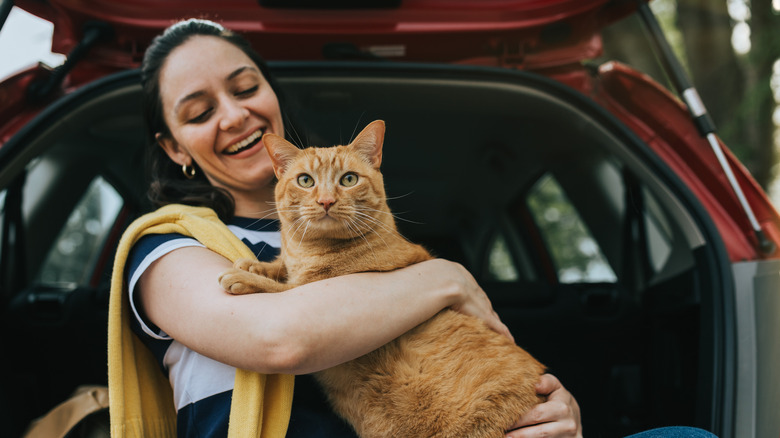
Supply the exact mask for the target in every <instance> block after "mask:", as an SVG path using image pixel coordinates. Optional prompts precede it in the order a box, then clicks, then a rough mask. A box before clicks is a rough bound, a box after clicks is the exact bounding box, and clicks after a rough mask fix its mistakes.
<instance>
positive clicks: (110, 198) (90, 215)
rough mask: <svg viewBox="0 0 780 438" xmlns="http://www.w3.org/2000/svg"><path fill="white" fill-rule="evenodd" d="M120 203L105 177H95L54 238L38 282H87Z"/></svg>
mask: <svg viewBox="0 0 780 438" xmlns="http://www.w3.org/2000/svg"><path fill="white" fill-rule="evenodd" d="M123 205H124V200H123V199H122V196H121V195H120V194H119V193H118V192H117V190H116V189H115V188H114V187H113V186H111V184H109V183H108V182H107V181H106V180H105V179H103V178H101V177H100V176H98V177H96V178H95V179H94V180H93V181H92V183H91V184H90V185H89V188H88V189H87V191H86V192H85V193H84V195H83V196H82V198H81V200H80V201H79V202H78V204H77V205H76V207H75V208H74V210H73V211H72V212H71V214H70V216H69V217H68V220H67V222H66V223H65V225H64V227H63V228H62V230H61V231H60V233H59V235H58V236H57V239H56V240H55V241H54V244H53V245H52V247H51V249H50V250H49V252H48V254H47V255H46V259H45V261H44V263H43V265H42V266H41V269H40V271H39V272H38V276H37V278H36V280H37V283H38V284H43V285H48V286H57V287H68V286H89V284H90V279H91V276H92V273H93V272H94V268H95V266H96V263H97V262H98V259H99V257H100V255H101V253H102V250H103V245H104V244H105V242H106V238H107V237H108V233H109V232H110V231H111V229H112V227H113V225H114V223H115V222H116V219H117V217H118V216H119V213H120V211H121V210H122V207H123Z"/></svg>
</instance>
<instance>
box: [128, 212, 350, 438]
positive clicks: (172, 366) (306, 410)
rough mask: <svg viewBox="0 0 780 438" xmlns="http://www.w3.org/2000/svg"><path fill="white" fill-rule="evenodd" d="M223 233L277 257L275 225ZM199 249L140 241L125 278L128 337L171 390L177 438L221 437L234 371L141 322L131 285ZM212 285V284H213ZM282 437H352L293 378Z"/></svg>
mask: <svg viewBox="0 0 780 438" xmlns="http://www.w3.org/2000/svg"><path fill="white" fill-rule="evenodd" d="M228 228H229V229H230V230H231V231H232V232H233V234H235V235H236V236H238V238H239V239H241V240H242V241H243V242H244V243H245V244H246V245H247V246H248V247H249V248H250V249H251V250H252V252H254V254H255V255H256V256H257V258H258V260H260V261H270V260H273V259H274V258H275V257H276V256H277V255H278V254H279V247H280V245H281V244H280V235H279V231H278V228H279V224H278V222H277V221H275V220H268V219H259V220H258V219H249V218H241V217H237V218H233V220H231V221H230V223H228ZM191 246H200V247H202V246H203V245H202V244H201V243H199V242H198V241H197V240H195V239H193V238H190V237H187V236H183V235H181V234H154V235H148V236H144V237H143V238H141V239H140V240H139V241H138V242H136V244H135V245H134V246H133V249H132V251H131V253H130V256H129V259H128V264H127V266H128V268H127V271H126V278H127V279H128V288H129V291H130V303H131V308H132V311H133V314H134V315H135V318H134V319H133V331H134V332H135V333H136V334H137V335H138V336H139V337H140V338H141V339H142V340H143V342H144V344H145V345H146V346H147V347H149V349H150V350H151V351H152V353H154V355H155V357H156V358H157V360H158V362H159V364H160V366H161V368H162V370H163V372H165V373H166V374H167V376H168V379H169V380H170V382H171V385H172V387H173V394H174V405H175V407H176V411H177V420H176V421H177V434H178V436H180V437H223V436H227V425H228V418H229V416H230V401H231V396H232V393H233V383H234V380H235V372H236V369H235V368H233V367H231V366H229V365H225V364H223V363H220V362H217V361H215V360H213V359H210V358H208V357H205V356H203V355H200V354H198V353H196V352H194V351H192V350H190V349H189V348H187V347H185V346H184V345H182V344H180V343H179V342H177V341H176V340H175V339H172V338H171V337H170V336H168V335H167V334H166V333H165V332H163V331H162V330H160V329H159V328H158V327H156V326H155V325H154V324H152V323H151V322H150V321H149V320H148V318H146V317H145V315H144V314H143V311H142V306H141V305H140V303H139V298H138V297H139V295H136V294H135V293H134V292H135V285H136V283H137V282H138V279H139V278H140V276H141V274H143V273H144V271H145V270H146V269H147V268H148V267H149V265H151V264H152V263H153V262H154V261H155V260H157V259H159V258H160V257H162V256H164V255H165V254H168V253H169V252H171V251H173V250H175V249H178V248H184V247H191ZM215 281H216V279H215ZM287 437H307V438H312V437H322V438H325V437H355V434H354V432H352V430H351V429H350V427H349V426H347V425H346V424H345V423H344V422H343V421H342V420H340V419H339V418H337V417H336V416H335V414H333V412H332V411H331V410H330V408H329V407H328V406H327V403H326V402H325V398H324V396H323V395H322V393H321V391H320V390H319V387H318V386H317V385H316V383H315V382H314V381H313V379H312V378H311V377H310V376H297V377H296V379H295V396H294V398H293V410H292V416H291V419H290V427H289V429H288V433H287Z"/></svg>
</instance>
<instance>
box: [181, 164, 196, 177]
mask: <svg viewBox="0 0 780 438" xmlns="http://www.w3.org/2000/svg"><path fill="white" fill-rule="evenodd" d="M181 173H183V174H184V177H185V178H187V179H192V178H195V166H192V167H190V168H189V169H188V168H187V165H186V164H182V165H181Z"/></svg>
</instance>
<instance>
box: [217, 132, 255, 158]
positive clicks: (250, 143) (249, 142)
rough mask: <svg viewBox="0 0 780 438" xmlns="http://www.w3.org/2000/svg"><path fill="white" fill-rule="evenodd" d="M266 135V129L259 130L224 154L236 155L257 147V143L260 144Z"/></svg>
mask: <svg viewBox="0 0 780 438" xmlns="http://www.w3.org/2000/svg"><path fill="white" fill-rule="evenodd" d="M264 133H265V130H264V129H258V130H257V131H255V132H253V133H252V134H251V135H250V136H249V137H247V138H245V139H243V140H241V141H239V142H238V143H235V144H233V145H231V146H230V147H228V148H227V149H225V151H224V152H223V153H224V154H227V155H235V154H237V153H239V152H241V151H244V150H247V149H249V148H251V147H252V146H254V145H256V144H257V143H259V142H260V139H262V138H263V134H264Z"/></svg>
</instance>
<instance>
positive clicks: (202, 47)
mask: <svg viewBox="0 0 780 438" xmlns="http://www.w3.org/2000/svg"><path fill="white" fill-rule="evenodd" d="M239 70H240V71H242V72H243V71H254V72H257V74H261V73H259V71H258V70H257V67H256V66H255V64H254V62H253V61H252V60H251V59H250V58H249V57H248V56H247V55H246V54H245V53H244V52H243V51H241V49H239V48H238V47H236V46H234V45H233V44H231V43H229V42H227V41H225V40H223V39H221V38H218V37H212V36H196V37H192V38H190V39H189V40H187V41H186V42H185V43H183V44H182V45H181V46H179V47H177V48H176V49H174V50H173V51H172V52H171V53H170V55H169V56H168V59H167V60H166V61H165V64H164V65H163V67H162V69H161V70H160V93H161V94H162V97H163V100H164V101H166V100H167V101H168V103H169V104H174V103H175V102H176V101H177V100H179V99H181V98H183V97H185V96H188V95H190V94H192V93H195V92H199V91H203V90H204V89H208V88H209V87H210V86H212V85H213V84H215V83H222V82H225V81H229V80H231V79H233V78H235V77H236V72H237V71H239Z"/></svg>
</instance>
